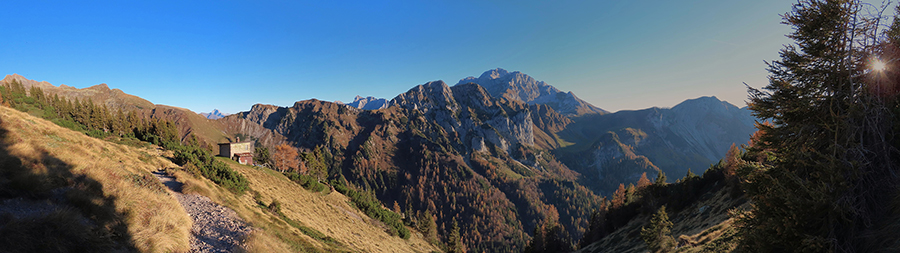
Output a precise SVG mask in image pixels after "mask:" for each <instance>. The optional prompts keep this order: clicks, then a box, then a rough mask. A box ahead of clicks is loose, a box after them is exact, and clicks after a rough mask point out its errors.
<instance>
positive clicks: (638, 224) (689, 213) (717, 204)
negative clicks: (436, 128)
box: [577, 187, 750, 252]
mask: <svg viewBox="0 0 900 253" xmlns="http://www.w3.org/2000/svg"><path fill="white" fill-rule="evenodd" d="M728 189H729V188H727V187H726V188H722V189H720V190H719V191H717V192H713V193H708V195H705V196H704V197H701V200H698V201H697V202H696V203H694V204H693V205H691V206H690V207H688V208H685V209H684V210H682V211H681V212H677V213H669V220H670V221H672V223H673V224H674V225H673V226H672V237H674V238H675V239H676V241H678V246H679V248H677V249H676V251H675V252H730V251H732V250H734V247H735V246H736V239H735V238H734V237H732V235H733V234H734V232H735V228H734V226H733V222H734V218H731V217H729V216H728V210H729V209H732V208H737V209H743V210H746V209H748V208H749V207H750V204H749V203H748V202H746V199H745V198H743V197H738V198H732V197H731V196H730V194H729V193H728ZM701 209H702V210H703V212H701V211H700V210H701ZM651 215H652V214H645V215H641V216H638V217H637V218H635V219H632V220H631V222H629V223H628V224H626V225H625V227H622V228H620V229H618V230H616V232H613V233H612V234H610V235H608V236H606V237H605V238H603V239H601V240H600V241H597V242H594V243H593V244H591V245H588V246H587V247H585V248H583V249H580V250H579V251H577V252H646V251H647V248H646V244H645V243H644V241H643V240H642V239H641V228H642V227H644V226H646V225H647V224H648V223H649V221H650V216H651Z"/></svg>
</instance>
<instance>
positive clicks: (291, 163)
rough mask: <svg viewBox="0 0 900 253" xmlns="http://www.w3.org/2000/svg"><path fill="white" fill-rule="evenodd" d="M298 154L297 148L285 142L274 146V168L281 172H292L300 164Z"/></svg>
mask: <svg viewBox="0 0 900 253" xmlns="http://www.w3.org/2000/svg"><path fill="white" fill-rule="evenodd" d="M299 157H300V156H299V155H298V154H297V149H296V148H294V147H291V146H290V145H287V144H281V145H278V146H276V147H275V153H273V154H272V162H274V163H275V164H274V165H275V168H276V169H278V170H279V171H281V172H285V171H290V172H294V171H295V170H297V168H299V166H300V158H299Z"/></svg>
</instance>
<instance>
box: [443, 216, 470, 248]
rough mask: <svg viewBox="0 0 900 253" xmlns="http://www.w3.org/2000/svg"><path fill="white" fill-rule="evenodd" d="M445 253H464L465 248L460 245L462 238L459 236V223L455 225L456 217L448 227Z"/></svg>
mask: <svg viewBox="0 0 900 253" xmlns="http://www.w3.org/2000/svg"><path fill="white" fill-rule="evenodd" d="M447 252H449V253H464V252H466V246H465V245H463V243H462V236H461V235H460V234H459V223H456V217H454V218H453V222H452V223H451V225H450V235H449V236H448V237H447Z"/></svg>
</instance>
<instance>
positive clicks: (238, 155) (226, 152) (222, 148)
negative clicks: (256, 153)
mask: <svg viewBox="0 0 900 253" xmlns="http://www.w3.org/2000/svg"><path fill="white" fill-rule="evenodd" d="M219 156H221V157H228V158H231V159H232V160H235V161H237V162H238V163H240V164H245V165H253V141H245V142H240V139H238V142H226V143H219Z"/></svg>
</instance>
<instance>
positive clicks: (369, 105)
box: [347, 96, 388, 110]
mask: <svg viewBox="0 0 900 253" xmlns="http://www.w3.org/2000/svg"><path fill="white" fill-rule="evenodd" d="M347 105H349V106H352V107H354V108H357V109H363V110H378V109H384V108H387V106H388V101H387V99H383V98H376V97H372V96H369V97H361V96H356V97H355V98H353V102H351V103H349V104H347Z"/></svg>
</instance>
